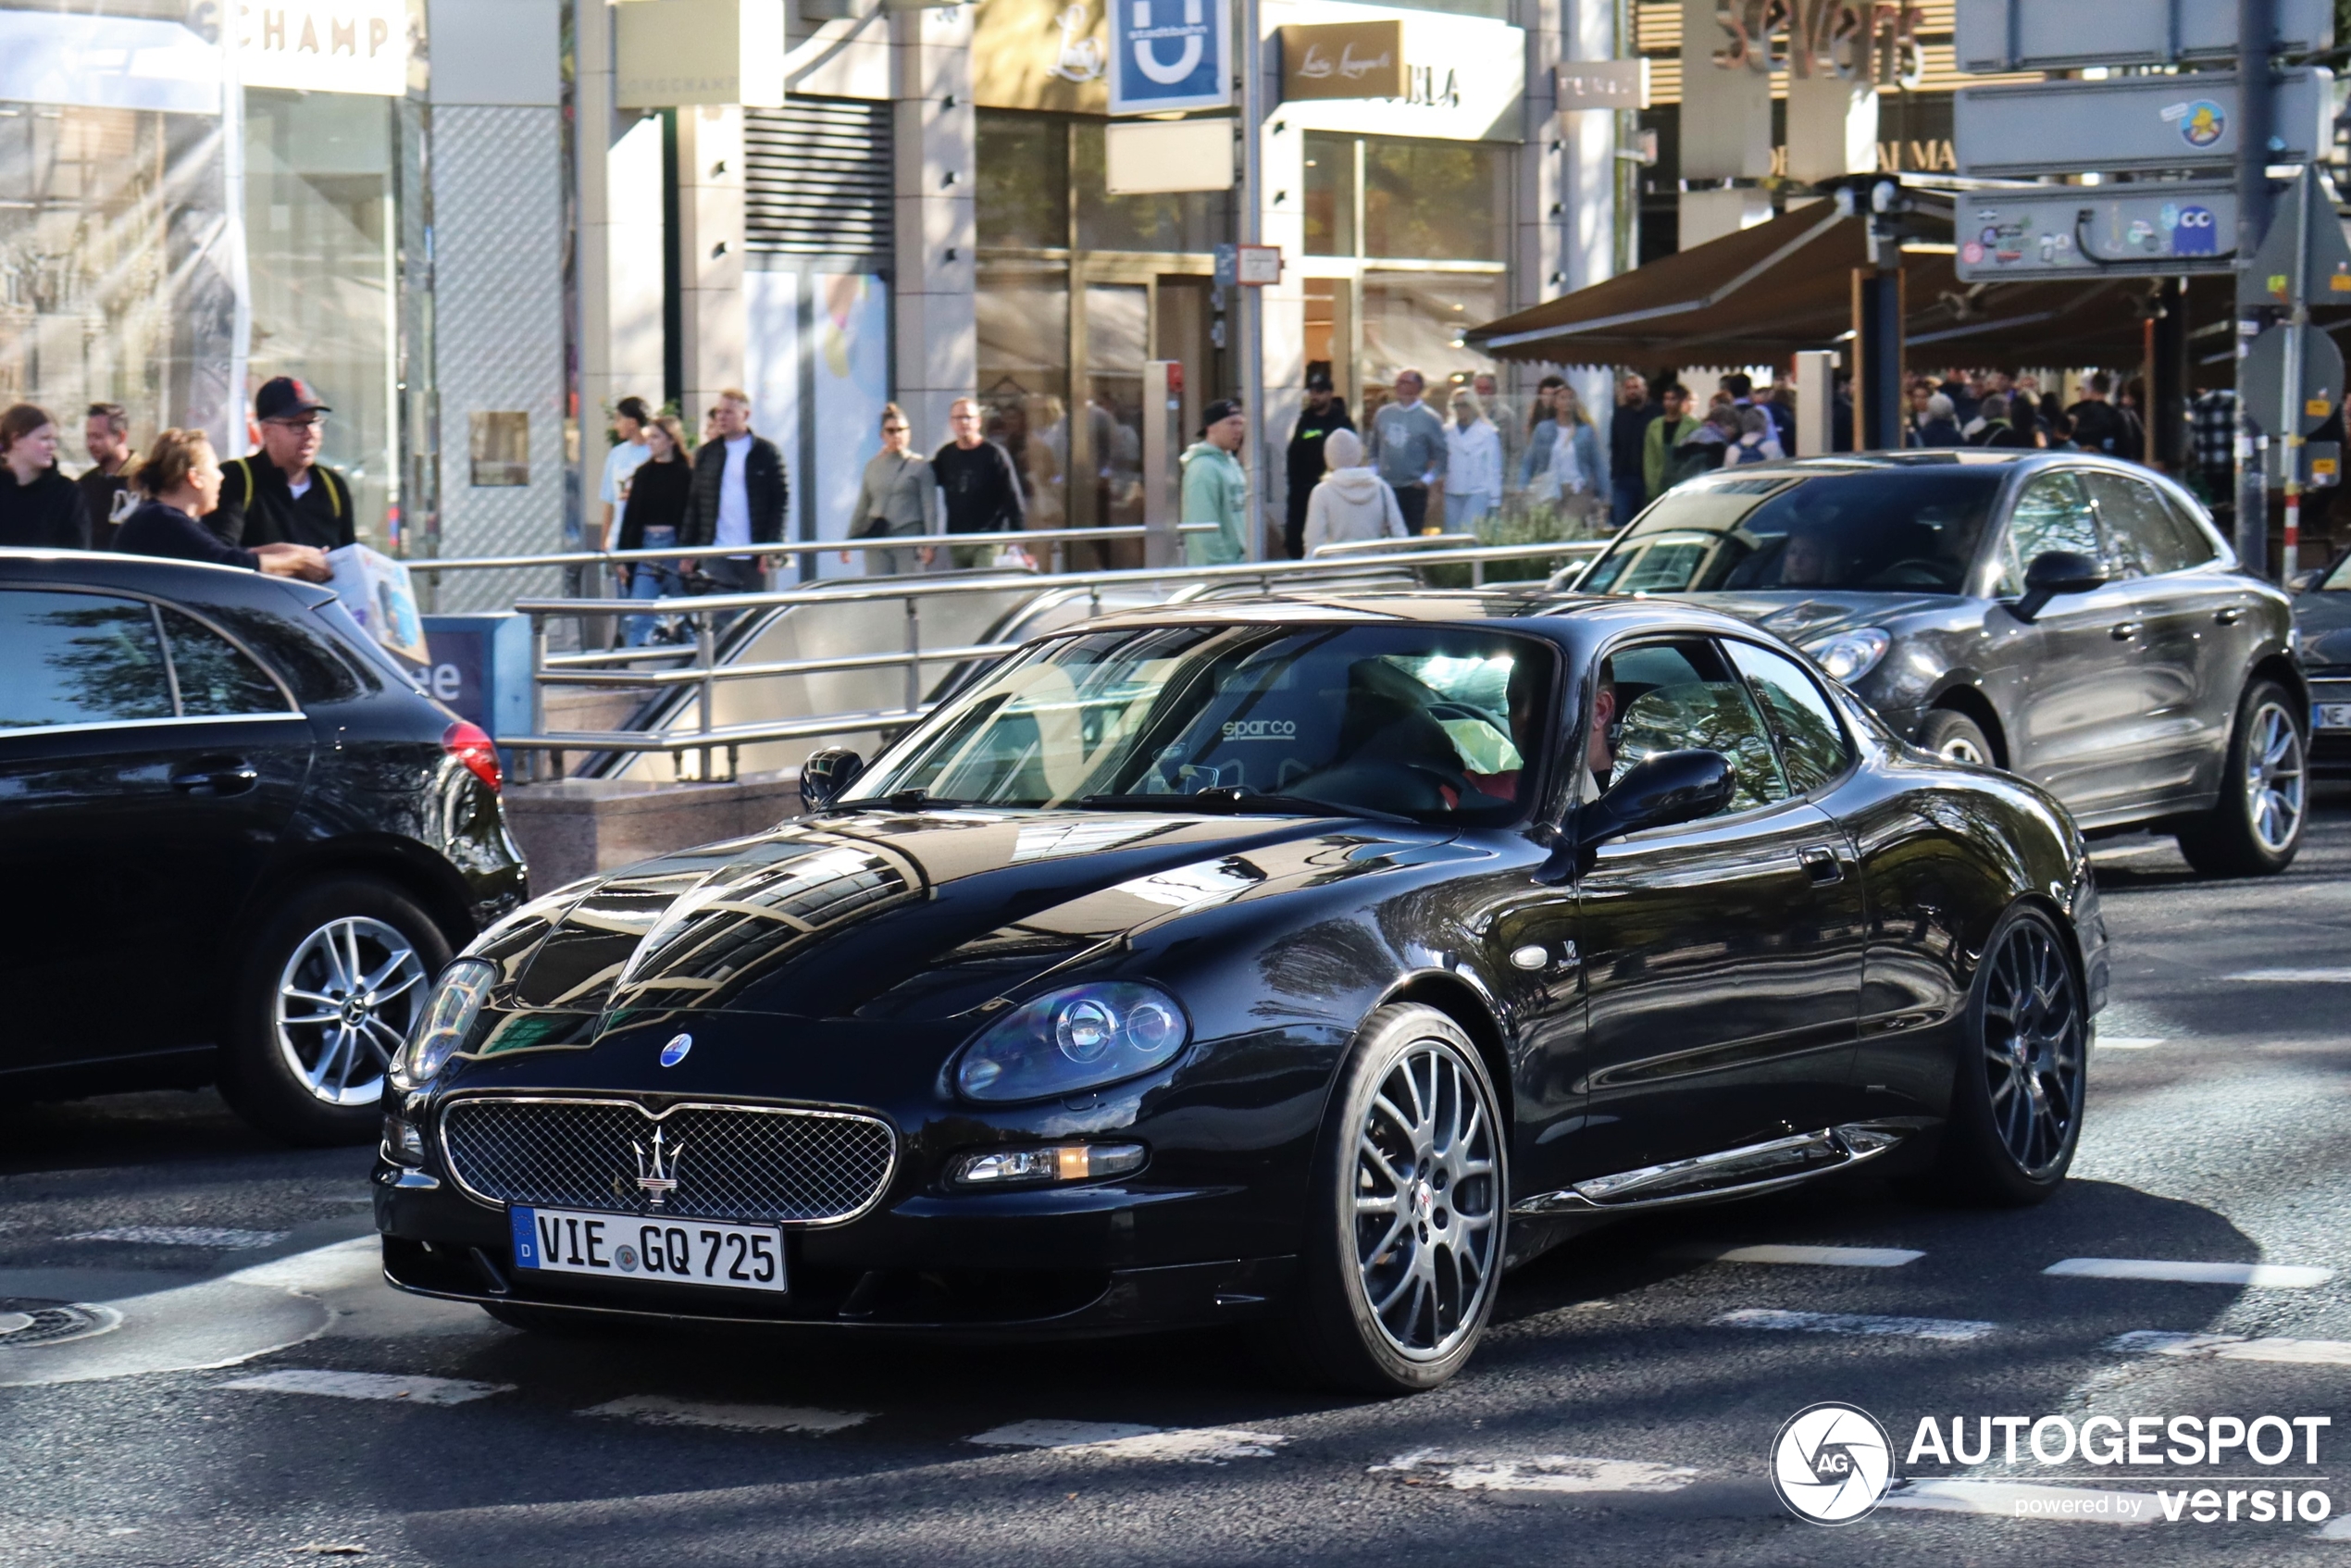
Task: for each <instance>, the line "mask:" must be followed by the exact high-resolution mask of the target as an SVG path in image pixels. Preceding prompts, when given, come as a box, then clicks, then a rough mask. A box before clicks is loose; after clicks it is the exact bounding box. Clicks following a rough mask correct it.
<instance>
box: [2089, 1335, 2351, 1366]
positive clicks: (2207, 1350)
mask: <svg viewBox="0 0 2351 1568" xmlns="http://www.w3.org/2000/svg"><path fill="white" fill-rule="evenodd" d="M2106 1348H2107V1349H2108V1350H2121V1351H2122V1352H2123V1353H2124V1354H2126V1355H2135V1356H2181V1357H2184V1358H2186V1359H2188V1360H2191V1361H2266V1362H2286V1363H2295V1364H2299V1365H2305V1366H2351V1339H2286V1338H2253V1337H2252V1336H2250V1335H2245V1334H2175V1333H2171V1332H2168V1331H2166V1330H2163V1329H2159V1328H2141V1329H2136V1330H2133V1332H2131V1333H2129V1334H2119V1335H2117V1336H2115V1337H2114V1338H2111V1339H2109V1340H2108V1341H2107V1345H2106Z"/></svg>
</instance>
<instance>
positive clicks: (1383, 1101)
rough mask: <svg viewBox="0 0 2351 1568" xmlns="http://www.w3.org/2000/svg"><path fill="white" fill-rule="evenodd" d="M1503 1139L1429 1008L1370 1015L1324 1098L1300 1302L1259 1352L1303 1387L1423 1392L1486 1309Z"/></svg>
mask: <svg viewBox="0 0 2351 1568" xmlns="http://www.w3.org/2000/svg"><path fill="white" fill-rule="evenodd" d="M1506 1145H1507V1132H1506V1129H1505V1128H1504V1127H1503V1126H1502V1123H1501V1118H1500V1115H1499V1109H1498V1105H1497V1101H1496V1096H1495V1092H1494V1087H1493V1084H1492V1083H1491V1081H1490V1080H1489V1079H1488V1078H1487V1076H1486V1066H1485V1064H1484V1063H1483V1062H1482V1061H1480V1060H1479V1058H1478V1054H1477V1050H1476V1048H1475V1047H1474V1046H1473V1045H1472V1044H1471V1043H1470V1040H1469V1037H1468V1036H1466V1035H1464V1034H1463V1033H1462V1030H1461V1028H1460V1027H1459V1026H1457V1025H1456V1024H1455V1023H1454V1022H1453V1021H1452V1020H1451V1019H1450V1018H1448V1017H1446V1016H1445V1015H1444V1014H1441V1013H1438V1012H1437V1011H1436V1010H1435V1009H1433V1008H1428V1007H1420V1006H1414V1005H1410V1004H1403V1005H1395V1006H1389V1007H1383V1008H1381V1009H1380V1010H1379V1011H1378V1012H1376V1013H1375V1014H1372V1016H1371V1018H1370V1020H1369V1021H1368V1022H1367V1023H1366V1024H1365V1025H1364V1027H1363V1030H1362V1035H1361V1036H1360V1037H1359V1038H1358V1039H1357V1042H1356V1046H1355V1050H1354V1052H1353V1054H1352V1055H1351V1056H1350V1058H1349V1060H1348V1063H1347V1065H1346V1067H1345V1069H1344V1070H1343V1071H1342V1072H1341V1074H1340V1076H1339V1081H1338V1084H1337V1088H1336V1090H1335V1092H1334V1093H1333V1094H1332V1096H1331V1103H1330V1109H1329V1111H1328V1112H1327V1113H1326V1114H1325V1119H1324V1124H1323V1133H1322V1138H1321V1139H1320V1142H1319V1145H1318V1148H1317V1151H1316V1158H1315V1166H1314V1174H1313V1189H1312V1193H1311V1194H1310V1208H1309V1212H1308V1218H1307V1241H1306V1246H1305V1249H1304V1251H1305V1257H1304V1259H1303V1265H1304V1267H1303V1273H1302V1279H1301V1288H1300V1299H1299V1300H1297V1301H1296V1302H1294V1303H1293V1304H1292V1306H1291V1309H1290V1311H1289V1313H1287V1316H1286V1317H1284V1318H1282V1319H1279V1320H1276V1321H1275V1324H1274V1325H1271V1333H1270V1337H1271V1339H1272V1342H1273V1344H1272V1348H1273V1349H1274V1350H1275V1353H1276V1355H1277V1356H1279V1357H1280V1358H1281V1359H1282V1360H1283V1361H1284V1362H1285V1363H1287V1365H1288V1366H1290V1367H1291V1368H1293V1369H1294V1370H1295V1371H1296V1372H1298V1373H1299V1374H1300V1375H1303V1376H1304V1377H1305V1378H1307V1379H1308V1380H1310V1381H1312V1382H1313V1383H1316V1384H1318V1385H1322V1386H1325V1387H1334V1388H1344V1389H1349V1390H1352V1391H1357V1392H1363V1393H1375V1394H1399V1393H1412V1392H1415V1391H1418V1390H1420V1389H1424V1388H1435V1387H1437V1385H1438V1384H1440V1383H1442V1382H1444V1381H1445V1380H1446V1379H1447V1378H1449V1377H1450V1376H1452V1375H1453V1374H1454V1373H1456V1372H1458V1371H1460V1370H1461V1368H1462V1365H1463V1363H1466V1362H1467V1361H1468V1360H1469V1358H1470V1355H1471V1352H1472V1351H1474V1350H1475V1349H1476V1346H1477V1341H1478V1338H1479V1336H1480V1335H1482V1334H1483V1333H1484V1332H1485V1329H1486V1319H1487V1318H1488V1317H1489V1316H1490V1315H1491V1314H1492V1313H1493V1310H1494V1296H1495V1291H1496V1288H1497V1287H1498V1286H1499V1280H1500V1275H1501V1266H1502V1257H1503V1239H1504V1231H1505V1228H1506V1226H1507V1225H1508V1223H1509V1222H1508V1216H1509V1208H1510V1203H1509V1190H1510V1184H1509V1179H1508V1165H1507V1159H1506Z"/></svg>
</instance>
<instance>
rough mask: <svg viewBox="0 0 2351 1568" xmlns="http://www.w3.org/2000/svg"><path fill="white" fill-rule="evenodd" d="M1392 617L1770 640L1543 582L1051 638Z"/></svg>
mask: <svg viewBox="0 0 2351 1568" xmlns="http://www.w3.org/2000/svg"><path fill="white" fill-rule="evenodd" d="M1397 621H1414V622H1419V623H1421V624H1424V625H1442V626H1454V627H1460V628H1463V629H1480V628H1482V629H1487V630H1498V631H1500V630H1507V631H1517V632H1529V633H1533V634H1535V635H1536V636H1540V637H1545V638H1548V639H1549V640H1550V641H1554V642H1557V643H1560V644H1561V645H1562V646H1564V647H1566V648H1568V649H1569V650H1570V651H1571V652H1580V651H1583V650H1586V649H1589V648H1592V647H1596V646H1598V644H1599V643H1601V642H1605V641H1611V640H1612V639H1614V638H1615V637H1617V636H1619V635H1621V634H1623V633H1624V632H1627V631H1647V630H1667V631H1688V632H1695V633H1699V634H1708V635H1710V634H1713V633H1718V632H1719V633H1723V634H1728V635H1732V636H1737V637H1742V638H1747V639H1750V640H1752V639H1757V638H1760V639H1761V640H1763V641H1777V639H1774V638H1773V637H1772V636H1771V634H1770V633H1768V632H1759V631H1758V630H1757V629H1756V628H1755V626H1754V624H1753V623H1752V622H1749V621H1744V620H1741V619H1739V618H1738V617H1737V616H1731V615H1726V614H1724V613H1723V612H1722V611H1719V610H1711V609H1709V608H1707V607H1706V606H1704V605H1702V604H1695V603H1693V602H1691V601H1689V600H1686V599H1662V598H1661V599H1630V598H1626V599H1619V598H1612V597H1604V596H1600V595H1595V594H1584V593H1561V592H1560V591H1557V590H1556V589H1549V588H1546V587H1545V586H1544V585H1543V584H1542V583H1541V582H1539V581H1536V582H1526V583H1521V584H1513V585H1511V586H1510V587H1507V588H1487V589H1474V590H1467V591H1462V590H1427V591H1419V592H1411V591H1396V590H1392V589H1390V590H1375V591H1365V592H1363V593H1360V594H1347V593H1338V592H1332V591H1315V592H1307V593H1298V594H1284V595H1280V596H1277V597H1274V598H1270V599H1263V600H1251V601H1249V602H1246V603H1238V604H1235V603H1225V604H1161V605H1152V606H1149V607H1145V608H1138V609H1133V610H1119V611H1113V612H1112V613H1111V614H1108V615H1105V616H1100V617H1098V618H1096V619H1093V620H1089V621H1087V622H1085V623H1083V625H1081V626H1078V627H1073V628H1067V629H1065V630H1062V631H1056V632H1054V633H1052V634H1051V635H1053V636H1056V637H1062V636H1069V635H1073V634H1080V633H1084V632H1089V631H1100V630H1126V629H1129V628H1134V629H1141V628H1150V627H1182V626H1298V625H1301V624H1312V625H1333V624H1337V625H1358V626H1377V625H1382V624H1392V623H1394V622H1397Z"/></svg>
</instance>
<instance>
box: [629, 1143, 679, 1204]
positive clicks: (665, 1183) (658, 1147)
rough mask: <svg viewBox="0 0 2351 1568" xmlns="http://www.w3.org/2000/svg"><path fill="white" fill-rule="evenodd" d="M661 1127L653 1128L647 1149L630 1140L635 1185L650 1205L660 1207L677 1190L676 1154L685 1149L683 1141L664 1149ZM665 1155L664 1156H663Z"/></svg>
mask: <svg viewBox="0 0 2351 1568" xmlns="http://www.w3.org/2000/svg"><path fill="white" fill-rule="evenodd" d="M662 1136H663V1134H662V1129H661V1128H659V1127H655V1128H654V1129H653V1148H652V1150H651V1151H647V1149H646V1148H645V1146H644V1145H643V1144H641V1143H637V1142H634V1141H632V1142H630V1144H629V1145H628V1147H629V1148H631V1149H634V1150H635V1151H637V1186H638V1188H639V1189H640V1190H641V1191H642V1192H644V1193H645V1194H646V1195H647V1198H648V1201H649V1204H650V1206H651V1207H653V1208H656V1209H658V1208H660V1207H662V1206H663V1205H664V1204H665V1203H667V1202H668V1201H669V1195H670V1194H671V1193H672V1192H675V1191H676V1190H678V1155H680V1154H683V1153H684V1152H685V1151H686V1146H685V1145H684V1144H683V1143H673V1144H671V1145H669V1147H668V1148H667V1149H666V1150H664V1149H663V1147H662V1141H661V1140H662ZM665 1155H666V1158H665V1157H664V1156H665Z"/></svg>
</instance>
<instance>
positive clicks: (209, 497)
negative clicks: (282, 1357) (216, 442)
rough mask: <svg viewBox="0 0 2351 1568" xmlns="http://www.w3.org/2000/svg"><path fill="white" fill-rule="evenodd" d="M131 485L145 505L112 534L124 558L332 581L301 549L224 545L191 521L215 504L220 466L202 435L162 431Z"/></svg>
mask: <svg viewBox="0 0 2351 1568" xmlns="http://www.w3.org/2000/svg"><path fill="white" fill-rule="evenodd" d="M131 484H132V486H133V487H134V488H136V489H137V490H138V491H139V492H140V493H141V494H143V495H144V496H145V497H146V498H147V499H146V500H145V502H143V504H141V505H140V506H139V507H138V508H137V509H136V510H135V511H133V512H132V513H131V515H130V516H127V517H125V518H124V519H123V520H122V527H121V529H119V530H118V531H117V532H116V534H115V541H114V547H115V549H116V550H118V551H119V552H120V553H121V554H125V555H161V556H165V557H167V558H168V559H171V560H177V561H204V562H208V563H210V564H211V565H213V566H243V567H245V568H247V569H248V570H251V571H256V572H266V573H267V574H268V575H269V576H271V577H290V578H299V579H302V580H303V581H305V582H325V581H326V580H327V579H329V578H330V577H332V576H333V575H334V573H333V571H332V570H331V569H330V568H329V566H328V565H327V557H326V554H325V553H324V552H323V551H320V550H317V549H315V548H314V547H312V546H310V545H307V544H287V543H282V542H280V543H270V544H256V545H253V546H250V547H247V546H242V545H235V544H230V543H229V542H227V541H224V540H223V539H221V537H220V536H219V535H218V534H217V533H214V532H213V531H212V530H211V529H208V528H206V527H205V525H204V524H202V523H200V522H198V521H197V520H196V519H197V518H199V517H201V516H204V515H205V514H206V513H208V512H210V511H211V510H212V509H213V508H214V507H215V506H216V505H218V504H219V501H220V461H219V459H218V458H217V457H215V456H214V455H213V452H212V440H211V438H210V437H208V436H206V435H205V433H204V432H203V431H202V430H177V429H174V430H165V431H163V432H162V433H161V434H160V435H158V436H156V437H155V444H154V445H153V446H150V447H149V448H148V449H147V456H146V460H145V461H144V462H143V463H141V464H140V465H139V467H138V468H137V470H136V471H135V472H133V473H132V474H131Z"/></svg>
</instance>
